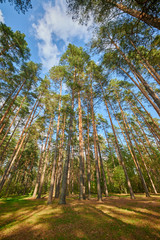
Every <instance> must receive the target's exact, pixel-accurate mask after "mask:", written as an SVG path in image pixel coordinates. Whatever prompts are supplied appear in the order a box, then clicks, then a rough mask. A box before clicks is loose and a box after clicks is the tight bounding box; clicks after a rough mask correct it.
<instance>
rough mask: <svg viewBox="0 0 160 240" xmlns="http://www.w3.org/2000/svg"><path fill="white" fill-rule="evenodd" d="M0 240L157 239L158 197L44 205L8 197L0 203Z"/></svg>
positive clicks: (159, 230)
mask: <svg viewBox="0 0 160 240" xmlns="http://www.w3.org/2000/svg"><path fill="white" fill-rule="evenodd" d="M0 213H1V215H0V239H9V240H10V239H13V240H22V239H23V240H25V239H29V240H32V239H33V240H36V239H38V240H42V239H43V240H45V239H47V240H48V239H54V240H56V239H59V240H63V239H65V240H67V239H68V240H72V239H77V240H78V239H84V240H85V239H86V240H87V239H91V240H94V239H96V240H101V239H103V240H108V239H111V240H120V239H122V240H134V239H137V240H147V239H148V240H151V239H154V240H156V239H157V240H158V239H160V195H159V196H152V197H151V198H146V197H144V195H137V196H136V200H131V199H130V198H129V196H128V195H123V196H122V195H114V196H112V197H109V198H104V201H103V202H102V203H98V202H97V201H96V199H94V198H92V199H91V200H86V201H79V200H76V199H75V196H74V197H69V198H68V199H67V204H66V205H65V206H60V205H58V202H57V200H55V201H54V203H53V204H52V205H50V206H47V204H46V199H41V200H33V199H29V198H24V197H23V198H22V197H19V198H7V199H1V200H0Z"/></svg>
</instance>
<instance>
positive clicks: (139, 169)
mask: <svg viewBox="0 0 160 240" xmlns="http://www.w3.org/2000/svg"><path fill="white" fill-rule="evenodd" d="M117 101H118V104H119V107H120V110H121V115H122V118H123V125H124V128H125V132H126V135H127V138H128V141H129V143H130V147H131V152H132V154H133V155H132V156H133V160H134V161H135V165H136V166H137V170H138V173H139V176H140V179H141V182H142V185H143V187H144V191H145V193H146V197H150V195H149V191H148V188H147V184H146V182H145V179H144V177H143V174H142V171H141V168H140V165H139V162H138V159H137V157H136V154H135V151H134V148H133V145H132V141H131V139H130V136H129V133H128V127H129V129H130V126H129V124H128V122H127V119H126V117H125V116H124V112H123V109H122V107H121V104H120V101H119V99H118V97H117ZM130 131H131V129H130Z"/></svg>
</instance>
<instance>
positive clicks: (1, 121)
mask: <svg viewBox="0 0 160 240" xmlns="http://www.w3.org/2000/svg"><path fill="white" fill-rule="evenodd" d="M25 82H26V80H24V81H23V83H22V85H21V86H20V88H19V90H18V92H17V93H16V95H15V96H14V98H13V100H12V102H11V104H10V105H9V107H8V109H7V110H6V112H5V113H4V115H3V117H2V118H1V120H0V125H1V124H2V123H3V121H4V119H5V117H6V116H7V114H8V112H9V110H10V108H11V107H12V105H13V103H14V101H15V99H16V97H17V96H18V94H19V92H20V91H21V89H22V87H23V85H24V83H25Z"/></svg>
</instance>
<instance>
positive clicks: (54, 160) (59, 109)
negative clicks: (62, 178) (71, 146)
mask: <svg viewBox="0 0 160 240" xmlns="http://www.w3.org/2000/svg"><path fill="white" fill-rule="evenodd" d="M61 95H62V80H61V81H60V97H59V107H58V121H57V133H56V143H55V151H54V159H53V166H52V174H51V183H50V190H49V196H48V201H47V204H51V203H52V199H53V190H54V184H55V172H56V161H57V153H58V139H59V125H60V114H61Z"/></svg>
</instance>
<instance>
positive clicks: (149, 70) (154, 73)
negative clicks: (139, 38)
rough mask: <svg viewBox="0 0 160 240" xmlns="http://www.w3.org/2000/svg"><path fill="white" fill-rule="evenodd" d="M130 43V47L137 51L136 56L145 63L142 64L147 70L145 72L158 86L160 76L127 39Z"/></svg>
mask: <svg viewBox="0 0 160 240" xmlns="http://www.w3.org/2000/svg"><path fill="white" fill-rule="evenodd" d="M128 39H129V41H130V43H131V44H132V46H133V47H134V48H135V50H136V51H137V53H138V55H139V56H140V57H141V58H142V60H143V61H144V62H145V64H143V63H142V64H143V66H144V67H145V68H146V69H147V71H148V72H149V73H150V74H151V76H152V77H153V78H154V79H155V80H156V82H157V83H158V84H160V75H159V74H158V73H157V72H156V70H155V69H154V68H153V67H152V65H150V63H149V62H148V61H147V59H146V58H145V57H144V56H143V55H142V54H141V52H140V51H139V49H138V48H137V47H136V45H135V44H134V42H133V41H132V40H131V39H130V38H129V37H128Z"/></svg>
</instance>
